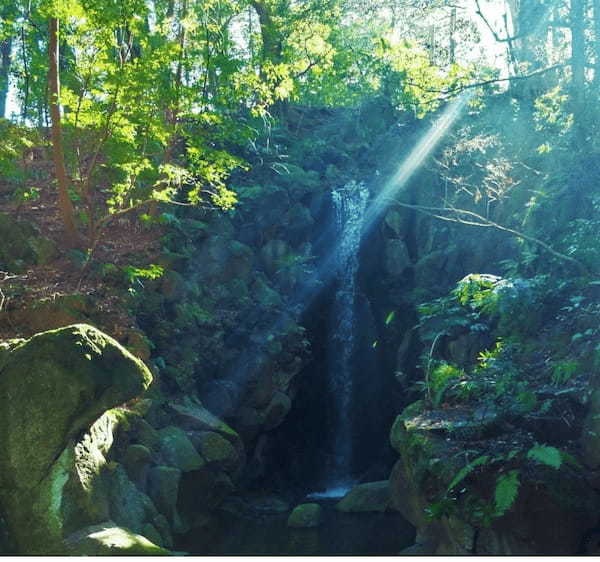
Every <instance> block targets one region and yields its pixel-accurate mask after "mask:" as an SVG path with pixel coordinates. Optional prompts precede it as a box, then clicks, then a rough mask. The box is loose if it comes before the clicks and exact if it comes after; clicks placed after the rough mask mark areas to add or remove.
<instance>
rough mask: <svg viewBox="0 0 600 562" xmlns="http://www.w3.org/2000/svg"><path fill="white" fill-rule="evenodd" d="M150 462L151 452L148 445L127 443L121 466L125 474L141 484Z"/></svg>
mask: <svg viewBox="0 0 600 562" xmlns="http://www.w3.org/2000/svg"><path fill="white" fill-rule="evenodd" d="M151 462H152V453H151V451H150V449H148V447H145V446H144V445H141V444H139V443H136V444H134V445H129V447H127V450H126V451H125V455H124V456H123V466H124V467H125V470H126V471H127V475H128V476H129V478H131V480H133V481H134V482H135V483H137V484H141V483H142V482H143V480H144V475H145V472H146V470H147V467H148V465H149V464H150V463H151Z"/></svg>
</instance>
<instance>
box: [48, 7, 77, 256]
mask: <svg viewBox="0 0 600 562" xmlns="http://www.w3.org/2000/svg"><path fill="white" fill-rule="evenodd" d="M58 30H59V22H58V19H57V18H50V21H49V24H48V59H49V60H48V62H49V67H48V90H49V95H50V96H49V97H50V117H51V121H52V125H51V133H52V155H53V158H54V169H55V174H56V183H57V186H58V208H59V210H60V214H61V218H62V220H63V223H64V226H65V231H66V245H67V246H68V247H74V246H76V245H77V243H78V238H79V235H78V233H77V227H76V226H75V213H74V210H73V203H72V202H71V199H70V198H69V190H68V186H69V179H68V176H67V170H66V167H65V156H64V151H63V144H62V127H61V117H60V82H59V80H60V78H59V76H60V74H59V67H58V63H59V47H58Z"/></svg>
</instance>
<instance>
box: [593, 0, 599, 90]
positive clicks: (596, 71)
mask: <svg viewBox="0 0 600 562" xmlns="http://www.w3.org/2000/svg"><path fill="white" fill-rule="evenodd" d="M593 2H594V59H595V61H594V90H595V91H596V92H598V88H600V0H593Z"/></svg>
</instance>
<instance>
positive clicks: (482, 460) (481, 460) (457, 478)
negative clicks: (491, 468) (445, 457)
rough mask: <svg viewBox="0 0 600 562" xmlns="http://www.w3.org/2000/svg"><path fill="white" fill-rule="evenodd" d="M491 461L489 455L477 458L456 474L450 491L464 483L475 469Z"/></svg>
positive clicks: (449, 487) (449, 488)
mask: <svg viewBox="0 0 600 562" xmlns="http://www.w3.org/2000/svg"><path fill="white" fill-rule="evenodd" d="M488 460H490V457H489V455H482V456H480V457H477V458H476V459H475V460H474V461H473V462H470V463H469V464H468V465H466V466H463V467H462V468H461V469H460V470H459V471H458V472H457V474H456V476H455V477H454V479H453V480H452V482H450V485H449V486H448V491H450V490H452V488H454V487H455V486H456V485H457V484H459V483H460V482H462V481H463V480H464V479H465V478H466V477H467V476H468V475H469V474H471V472H473V470H474V469H475V468H477V467H478V466H481V465H483V464H485V463H486V462H488Z"/></svg>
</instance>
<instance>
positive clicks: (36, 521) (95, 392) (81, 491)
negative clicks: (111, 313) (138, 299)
mask: <svg viewBox="0 0 600 562" xmlns="http://www.w3.org/2000/svg"><path fill="white" fill-rule="evenodd" d="M151 381H152V376H151V374H150V372H149V371H148V369H147V368H146V367H145V365H144V364H143V363H142V362H141V361H140V360H138V359H136V358H135V357H133V355H131V354H130V353H129V352H128V351H126V350H125V349H124V348H123V347H122V346H120V345H119V344H118V343H117V342H116V341H115V340H113V339H112V338H110V337H109V336H107V335H106V334H103V333H102V332H100V331H99V330H97V329H95V328H93V327H91V326H88V325H84V324H79V325H73V326H68V327H65V328H61V329H58V330H54V331H50V332H43V333H40V334H37V335H35V336H34V337H32V338H30V339H29V340H26V341H23V342H21V343H20V344H18V345H16V346H14V347H12V349H10V351H8V352H4V353H2V355H1V356H0V509H1V511H2V515H3V516H4V518H5V520H6V523H7V526H8V529H9V533H10V536H11V538H12V540H13V541H14V542H15V543H16V548H17V550H18V552H19V553H23V554H35V553H38V554H51V553H60V552H62V551H64V544H63V539H64V537H65V536H66V535H67V534H71V533H72V532H75V531H76V530H77V526H81V525H82V524H83V525H85V524H86V523H87V524H93V523H99V522H101V521H103V520H107V519H108V497H107V495H106V493H105V488H104V486H105V485H106V478H105V477H106V476H107V474H106V471H107V463H106V458H105V455H106V454H107V453H108V450H109V449H110V448H111V445H112V443H113V434H114V432H115V430H116V428H117V427H118V425H119V424H120V423H121V421H122V419H123V416H124V414H123V413H122V411H119V410H112V411H108V412H107V410H109V409H110V408H114V407H115V406H118V405H120V404H123V403H124V402H126V401H127V400H130V399H132V398H134V397H135V396H137V395H138V394H140V393H141V392H142V391H143V390H145V389H146V388H147V387H148V386H149V384H150V382H151ZM104 412H106V413H104Z"/></svg>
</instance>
